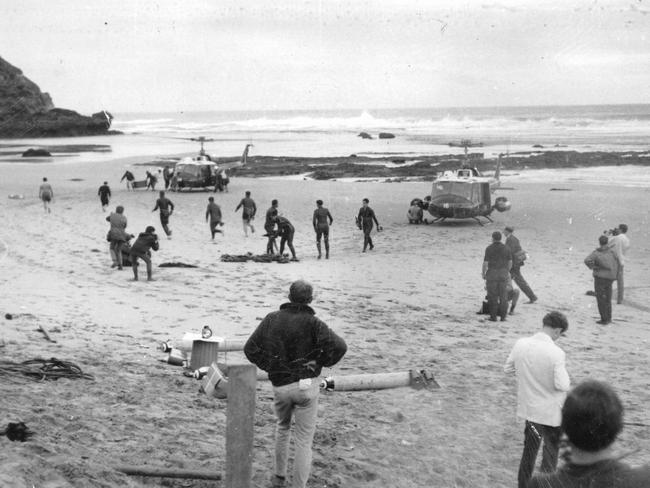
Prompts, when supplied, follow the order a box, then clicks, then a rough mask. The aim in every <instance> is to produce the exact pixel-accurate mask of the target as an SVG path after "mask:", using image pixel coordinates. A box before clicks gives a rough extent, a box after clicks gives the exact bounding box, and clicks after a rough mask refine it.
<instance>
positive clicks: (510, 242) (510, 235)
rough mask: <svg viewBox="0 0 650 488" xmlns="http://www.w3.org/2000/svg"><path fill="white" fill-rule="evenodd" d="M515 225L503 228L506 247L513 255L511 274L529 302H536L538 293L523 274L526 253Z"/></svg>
mask: <svg viewBox="0 0 650 488" xmlns="http://www.w3.org/2000/svg"><path fill="white" fill-rule="evenodd" d="M514 232H515V229H514V227H511V226H507V227H506V228H505V229H503V233H504V234H505V236H506V242H505V244H506V247H507V248H508V250H509V251H510V254H511V255H512V268H510V276H512V279H513V280H514V282H515V283H516V284H517V286H518V287H519V289H520V290H521V291H523V292H524V295H526V296H527V297H528V300H529V301H528V302H527V303H535V302H536V301H537V295H535V293H534V292H533V290H531V288H530V286H528V283H526V280H525V279H524V277H523V276H522V274H521V267H522V266H523V265H524V259H525V253H524V251H523V249H522V248H521V244H519V239H517V237H515V235H514Z"/></svg>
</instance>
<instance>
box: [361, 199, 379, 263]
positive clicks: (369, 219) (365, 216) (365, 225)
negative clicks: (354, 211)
mask: <svg viewBox="0 0 650 488" xmlns="http://www.w3.org/2000/svg"><path fill="white" fill-rule="evenodd" d="M369 203H370V200H368V199H367V198H364V199H363V201H362V203H361V208H360V209H359V215H357V227H359V229H361V230H362V231H363V251H362V252H366V249H367V248H368V246H370V250H371V251H372V250H373V249H374V248H375V246H374V245H373V243H372V238H371V237H370V233H371V232H372V223H373V222H374V223H375V224H376V225H377V230H378V231H380V230H381V226H380V225H379V222H377V217H376V216H375V211H374V210H373V209H371V208H370V207H369V206H368V204H369Z"/></svg>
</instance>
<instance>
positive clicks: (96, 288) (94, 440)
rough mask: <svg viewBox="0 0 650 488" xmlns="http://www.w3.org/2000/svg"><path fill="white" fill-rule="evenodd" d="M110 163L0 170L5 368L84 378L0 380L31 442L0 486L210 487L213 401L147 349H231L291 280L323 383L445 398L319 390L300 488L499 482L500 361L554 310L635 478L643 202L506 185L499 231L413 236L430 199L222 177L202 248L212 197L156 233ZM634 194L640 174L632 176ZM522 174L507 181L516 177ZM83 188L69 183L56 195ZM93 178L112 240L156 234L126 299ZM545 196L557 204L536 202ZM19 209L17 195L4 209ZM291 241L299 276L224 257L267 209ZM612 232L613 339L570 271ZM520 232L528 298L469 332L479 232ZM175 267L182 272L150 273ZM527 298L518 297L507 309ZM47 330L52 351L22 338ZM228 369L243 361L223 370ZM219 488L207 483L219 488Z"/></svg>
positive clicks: (577, 188) (648, 452)
mask: <svg viewBox="0 0 650 488" xmlns="http://www.w3.org/2000/svg"><path fill="white" fill-rule="evenodd" d="M125 164H126V162H125V161H115V162H111V163H97V164H85V165H84V164H78V163H74V164H65V165H64V164H47V165H36V164H31V165H30V164H12V165H4V166H1V167H0V213H1V215H2V219H3V226H2V230H1V231H0V238H1V239H2V241H1V242H0V248H1V249H2V251H1V252H2V254H0V269H1V270H2V274H3V281H2V290H1V291H2V293H1V298H0V312H1V313H2V316H4V314H5V313H11V314H14V318H13V320H6V319H4V318H3V317H0V323H1V324H2V328H1V329H0V344H4V346H3V347H0V354H1V355H2V356H1V357H2V359H3V360H7V361H14V362H20V361H24V360H27V359H32V358H36V357H45V358H50V357H56V358H59V359H64V360H69V361H72V362H74V363H76V364H77V365H79V366H80V367H81V368H82V369H83V370H84V371H85V372H87V373H91V374H92V375H94V376H95V381H87V380H82V379H76V380H68V379H62V380H59V381H56V382H49V381H48V382H33V381H30V380H28V379H25V378H22V377H17V376H8V375H4V374H3V375H0V388H1V389H2V395H0V412H2V415H1V416H0V424H2V425H4V424H6V423H7V422H15V421H18V420H21V421H23V422H25V423H26V424H27V426H28V427H30V429H32V430H33V431H34V432H35V437H34V439H33V440H31V441H30V442H27V443H18V442H13V443H12V442H9V441H8V440H6V439H4V438H0V486H7V487H23V486H26V487H32V486H34V487H38V488H45V487H48V488H62V487H71V486H74V487H88V486H102V487H122V486H134V487H136V486H174V487H181V486H182V487H188V486H195V487H203V486H205V487H207V486H214V484H213V483H212V484H211V483H209V482H206V481H200V482H197V481H190V480H168V479H167V480H166V479H160V478H153V479H145V478H139V477H128V476H126V475H123V474H120V473H118V472H116V471H115V469H114V467H115V466H118V465H124V464H130V465H142V464H147V465H151V466H160V467H167V468H183V469H203V470H218V471H221V470H223V468H224V465H223V461H224V459H225V452H224V433H225V412H226V410H225V406H226V403H225V402H224V401H223V400H217V399H213V398H208V397H206V396H205V395H203V394H201V393H199V392H198V386H199V385H198V382H196V381H195V380H193V379H190V378H186V377H184V376H183V375H182V374H181V368H179V367H174V366H171V365H168V364H166V363H164V362H161V360H162V359H164V358H165V355H164V354H162V353H160V352H159V351H157V350H156V345H157V343H158V342H160V341H162V340H166V339H172V340H175V339H180V337H181V336H182V335H183V333H185V332H188V331H191V332H199V331H200V329H201V327H202V326H203V325H206V324H208V325H210V326H211V327H212V329H213V330H214V332H215V334H216V335H220V336H224V337H227V338H239V339H241V338H246V337H247V336H248V334H250V332H251V331H252V330H253V329H254V327H255V326H256V325H257V323H258V322H259V320H260V319H261V318H262V317H263V316H264V315H265V314H266V313H268V312H269V311H271V310H274V309H276V308H277V307H278V306H279V305H280V304H281V303H282V302H284V301H285V297H286V294H287V290H288V286H289V284H290V283H291V282H292V281H293V280H295V279H297V278H304V279H307V280H309V281H311V282H312V283H313V284H314V286H315V291H316V297H315V300H314V308H315V309H316V311H317V314H318V315H319V316H320V317H321V318H322V319H323V320H325V322H327V323H328V324H330V326H331V327H332V328H333V329H334V330H335V331H336V332H337V333H339V334H340V335H341V336H343V337H344V338H345V340H346V341H347V343H348V346H349V352H348V354H347V355H346V357H345V358H344V359H343V360H342V361H341V363H340V364H339V365H337V366H336V367H335V368H333V369H332V370H326V371H324V374H325V375H345V374H352V373H363V372H366V373H379V372H392V371H404V370H408V369H411V368H417V369H426V370H428V371H430V372H432V373H433V374H434V375H435V377H436V378H437V380H438V381H439V382H440V383H441V384H442V386H443V388H442V389H441V390H439V391H435V392H431V391H424V390H420V391H416V390H412V389H409V388H400V389H394V390H383V391H364V392H330V393H325V394H323V395H322V396H321V403H320V415H319V427H318V430H317V433H316V436H315V442H314V462H313V470H312V477H311V480H310V486H314V487H325V486H328V487H365V486H388V487H425V486H427V487H428V486H444V487H447V486H450V487H458V486H468V487H469V486H472V487H473V486H485V487H488V486H489V487H507V486H508V487H509V486H514V484H515V482H516V481H515V480H516V471H517V467H518V462H519V458H520V454H521V447H522V441H523V435H522V434H523V433H522V431H523V425H522V423H521V422H520V421H518V420H517V419H516V418H515V384H514V378H511V377H506V376H504V374H503V373H502V364H503V362H504V360H505V358H506V356H507V354H508V352H509V350H510V348H511V347H512V345H513V343H514V341H515V340H516V339H517V338H518V337H521V336H524V335H530V334H532V333H534V332H535V331H537V330H538V328H539V327H540V325H541V319H542V317H543V315H544V314H545V313H546V312H547V311H549V310H552V309H557V310H560V311H562V312H564V313H566V314H567V316H568V317H569V320H570V329H569V334H568V337H566V338H564V339H562V340H561V343H560V346H561V347H563V348H564V349H565V351H566V352H567V359H568V369H569V372H570V375H571V377H572V379H573V381H574V382H576V381H579V380H581V379H584V378H587V377H592V378H598V379H601V380H605V381H608V382H610V383H612V384H613V385H614V386H615V388H616V389H617V391H618V392H619V393H620V395H621V397H622V399H623V401H624V403H625V405H626V407H627V417H626V421H628V422H632V423H636V424H639V425H628V426H626V428H625V430H624V432H623V434H622V436H621V440H620V442H619V444H618V450H619V451H620V452H630V451H634V452H633V453H632V454H630V455H629V456H628V458H627V459H628V461H629V462H630V463H631V464H633V465H639V464H643V463H647V462H649V461H650V427H648V425H649V424H650V415H649V412H648V407H647V406H648V405H649V404H650V388H649V381H648V378H649V377H650V374H649V373H650V371H649V370H648V369H649V368H648V364H649V361H648V360H649V357H648V356H649V353H648V344H647V341H648V338H649V337H650V332H648V324H649V323H650V306H649V304H648V297H649V296H650V293H649V291H650V238H649V237H650V235H649V229H650V226H649V225H648V224H649V222H648V219H649V215H648V207H649V203H650V188H649V186H647V185H644V186H640V187H624V186H622V185H619V184H617V183H616V181H615V180H616V173H615V170H614V169H612V173H611V174H612V178H613V180H614V181H612V182H608V183H606V184H592V183H589V182H586V181H585V178H586V177H585V176H584V175H582V176H578V177H576V178H574V179H565V180H564V181H557V180H555V179H554V177H553V174H552V173H551V174H549V175H547V177H548V178H549V179H548V180H546V181H542V180H543V178H542V180H540V178H537V181H535V180H534V179H531V178H530V177H527V178H523V177H518V176H512V177H511V178H508V177H507V176H506V178H505V180H504V186H506V187H509V188H511V189H509V190H503V191H502V192H501V194H503V195H506V196H507V197H508V198H510V199H511V201H512V203H513V208H512V210H511V211H510V212H509V213H505V214H495V215H494V218H495V223H494V224H491V225H488V226H485V227H480V226H479V225H476V224H475V223H472V222H469V221H466V222H465V221H463V222H453V223H449V224H444V225H439V226H438V225H436V226H434V225H423V226H410V225H408V224H407V223H406V218H405V213H406V210H407V206H408V202H409V201H410V200H411V198H413V197H423V196H424V195H426V194H427V193H428V192H429V189H430V183H423V182H419V183H382V182H376V181H375V182H372V181H370V182H333V181H302V180H283V179H269V178H260V179H248V178H234V179H233V180H232V181H231V184H230V192H229V193H219V194H216V195H215V196H216V200H217V202H218V203H219V204H220V205H221V206H222V209H223V211H224V215H225V222H226V225H225V227H224V229H225V231H226V232H225V235H223V236H221V235H218V236H217V239H216V243H212V242H210V239H209V230H208V226H207V224H206V223H205V219H204V212H205V206H206V204H207V198H208V196H210V195H211V194H208V193H204V192H195V193H191V194H175V193H171V194H170V195H169V196H170V198H171V199H172V201H173V202H174V203H175V204H176V206H177V210H176V211H175V212H174V214H173V216H172V218H171V228H172V229H173V231H174V234H173V239H172V240H167V239H165V238H164V237H163V236H162V232H161V229H160V223H159V221H158V220H157V214H154V213H152V212H151V210H152V209H153V207H154V202H155V199H156V194H155V193H152V192H147V191H143V190H140V191H137V192H126V191H125V189H124V187H123V186H122V185H120V184H119V183H118V181H119V177H120V176H121V175H122V173H123V172H124V168H125ZM640 171H643V172H644V174H645V178H646V179H647V174H646V173H647V170H641V169H640ZM522 174H523V173H522ZM43 176H47V177H48V178H49V180H50V182H51V183H52V186H53V187H54V191H55V200H54V203H53V205H52V213H51V214H49V215H48V214H45V213H44V212H43V208H42V205H41V203H40V201H39V200H38V198H37V196H38V186H39V183H40V181H41V178H42V177H43ZM73 179H78V180H80V181H73ZM104 180H108V181H109V184H110V185H111V187H112V189H113V192H114V195H113V199H112V201H111V209H113V208H114V207H115V205H118V204H121V205H124V206H125V208H126V210H125V214H126V215H127V217H128V219H129V225H128V230H130V231H131V232H132V233H135V234H137V233H138V232H142V231H143V230H144V228H145V226H147V225H149V224H153V225H154V226H155V227H156V228H157V230H158V232H159V234H160V235H161V249H160V251H159V252H157V253H154V257H153V262H154V277H155V278H156V279H157V281H155V282H152V283H147V282H146V281H140V282H137V283H133V282H129V281H128V280H129V279H130V278H131V271H130V270H124V271H121V272H120V271H117V270H114V269H111V268H110V259H109V255H108V243H107V242H106V241H105V239H104V238H105V235H106V231H107V229H108V225H107V223H106V222H105V220H104V218H105V217H106V215H107V214H105V213H103V212H102V210H101V208H100V204H99V199H98V197H97V188H98V187H99V185H100V184H101V183H102V182H103V181H104ZM558 187H561V188H563V189H566V190H570V191H550V189H551V188H558ZM244 190H251V191H252V196H253V198H254V199H255V200H256V201H257V204H258V206H259V213H260V217H259V218H258V219H257V222H256V223H257V232H256V233H255V234H254V235H252V236H250V237H248V238H245V237H244V235H243V231H242V228H241V218H240V214H235V213H234V208H235V206H236V205H237V203H238V201H239V200H240V198H241V197H242V196H243V192H244ZM10 194H23V195H24V197H25V198H24V199H22V200H20V199H9V198H8V195H10ZM363 197H368V198H369V199H370V205H371V206H372V207H373V208H374V209H375V211H376V213H377V216H378V218H379V221H380V223H381V224H382V225H383V227H384V232H382V233H379V234H375V236H374V240H375V244H376V248H375V250H374V251H373V252H370V253H367V254H361V253H360V251H361V246H362V235H361V233H360V232H359V231H358V230H356V228H355V226H354V221H353V219H354V215H355V214H356V212H357V211H358V208H359V206H360V203H361V199H362V198H363ZM273 198H278V199H279V200H280V210H281V212H283V214H284V215H285V216H287V217H288V218H289V219H290V220H291V221H292V222H293V223H294V225H295V226H296V238H295V246H296V249H297V252H298V256H299V258H300V259H301V260H300V262H299V263H290V264H278V263H271V264H263V263H253V262H247V263H222V262H220V261H219V257H220V255H221V254H223V253H228V254H241V253H244V252H247V251H250V252H252V253H254V254H261V253H262V252H263V251H264V249H265V244H266V242H265V238H264V237H262V235H261V234H263V221H262V220H261V218H262V216H263V213H264V212H265V210H266V208H268V206H269V204H270V201H271V199H273ZM317 198H322V199H323V200H324V201H325V205H326V206H327V207H329V208H330V210H331V212H332V214H333V216H334V219H335V221H334V225H333V227H332V235H331V246H332V257H331V259H330V260H328V261H325V260H320V261H319V260H317V259H316V257H315V255H316V249H315V245H314V242H313V241H314V235H313V231H312V228H311V214H312V212H313V209H314V201H315V200H316V199H317ZM620 222H626V223H628V225H629V226H630V232H629V236H630V239H631V242H632V248H631V251H630V258H629V264H628V266H627V268H626V273H627V275H626V283H627V285H628V290H627V298H628V301H627V303H626V304H624V305H614V323H613V324H611V325H609V326H605V327H603V326H600V325H598V324H596V320H597V318H598V314H597V311H596V303H595V299H594V298H593V297H590V296H586V295H585V292H586V291H587V290H589V289H591V288H592V281H591V275H590V272H589V270H588V269H587V268H586V267H585V266H584V264H583V262H582V261H583V259H584V257H585V256H586V255H587V254H588V253H589V252H590V251H591V250H592V249H593V248H594V247H596V239H597V237H598V235H599V234H600V233H601V232H602V231H603V230H604V229H607V228H611V227H614V226H615V225H616V224H618V223H620ZM506 223H508V224H512V225H514V226H515V227H516V234H517V235H518V236H519V238H520V240H521V242H522V244H523V246H524V248H525V249H526V250H527V251H528V252H529V254H530V256H531V258H530V261H529V262H528V263H527V264H526V266H525V267H524V268H523V273H524V275H525V276H526V278H527V279H528V281H529V283H530V284H531V286H532V287H533V289H534V290H535V291H536V293H537V294H538V296H539V297H540V299H539V301H538V302H537V303H536V304H534V305H524V304H522V305H520V306H519V307H518V309H517V311H516V315H514V316H512V317H511V318H509V320H508V322H506V323H497V324H493V323H490V322H486V321H485V318H484V316H479V315H476V313H475V312H476V311H477V310H478V308H479V306H480V303H481V300H482V297H483V294H484V291H483V283H482V281H481V279H480V273H481V262H482V257H483V251H484V248H485V246H486V245H488V244H489V242H490V234H491V232H492V231H493V230H495V229H502V228H503V226H504V225H505V224H506ZM172 261H180V262H184V263H189V264H196V265H198V266H199V267H198V268H192V269H189V268H187V269H183V268H159V267H158V265H159V264H160V263H163V262H172ZM522 301H525V300H522ZM39 325H42V326H45V327H46V328H47V329H48V330H49V332H50V335H51V336H52V338H53V339H55V340H56V341H57V342H56V343H51V342H48V341H46V340H45V338H44V337H43V335H42V334H41V333H40V332H38V331H37V330H36V329H37V327H38V326H39ZM227 359H228V361H229V362H235V361H238V360H240V359H241V356H240V355H238V354H237V353H229V355H228V358H227ZM271 396H272V392H271V388H270V385H269V384H268V383H260V384H259V385H258V406H257V411H256V418H255V451H254V486H256V487H263V486H266V484H267V480H268V478H269V475H270V470H271V466H272V457H271V456H272V449H273V442H272V439H273V413H272V409H271V401H270V400H271ZM217 486H220V484H219V483H217Z"/></svg>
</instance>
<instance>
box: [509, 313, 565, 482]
mask: <svg viewBox="0 0 650 488" xmlns="http://www.w3.org/2000/svg"><path fill="white" fill-rule="evenodd" d="M568 328H569V322H568V321H567V319H566V317H565V316H564V314H562V313H560V312H550V313H547V314H546V315H545V316H544V318H543V319H542V330H541V331H539V332H537V334H535V335H533V336H530V337H524V338H522V339H519V340H517V342H516V343H515V345H514V347H513V348H512V351H511V352H510V355H509V356H508V359H507V360H506V363H505V365H504V366H503V370H504V372H505V373H515V374H516V376H517V417H518V418H520V419H522V420H524V421H525V426H524V450H523V454H522V456H521V462H520V464H519V474H518V486H519V488H526V485H527V484H528V481H529V480H530V477H531V475H532V474H533V469H534V467H535V460H536V459H537V452H538V451H539V447H540V445H541V444H542V440H543V441H544V449H543V451H542V452H543V455H542V467H541V469H542V471H543V472H546V473H552V472H553V471H555V468H556V467H557V459H558V452H559V447H560V435H561V433H562V432H561V430H560V422H561V420H562V413H561V410H560V409H561V408H562V403H563V402H564V398H565V396H566V392H567V391H569V387H570V383H571V381H570V379H569V373H568V372H567V370H566V366H565V363H566V355H565V353H564V351H563V350H562V349H560V348H559V347H558V346H557V345H556V344H555V342H556V341H557V340H558V339H559V338H560V337H562V336H563V335H564V333H565V332H566V331H567V329H568Z"/></svg>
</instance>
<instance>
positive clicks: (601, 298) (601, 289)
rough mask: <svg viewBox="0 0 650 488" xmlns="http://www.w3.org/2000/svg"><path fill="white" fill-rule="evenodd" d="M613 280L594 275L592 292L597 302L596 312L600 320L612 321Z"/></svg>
mask: <svg viewBox="0 0 650 488" xmlns="http://www.w3.org/2000/svg"><path fill="white" fill-rule="evenodd" d="M613 282H614V281H613V280H608V279H607V278H598V277H597V276H594V292H595V293H596V302H597V303H598V313H600V320H601V321H602V322H611V321H612V283H613Z"/></svg>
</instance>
